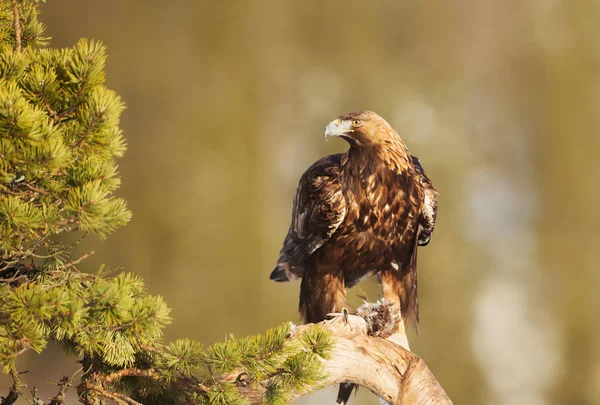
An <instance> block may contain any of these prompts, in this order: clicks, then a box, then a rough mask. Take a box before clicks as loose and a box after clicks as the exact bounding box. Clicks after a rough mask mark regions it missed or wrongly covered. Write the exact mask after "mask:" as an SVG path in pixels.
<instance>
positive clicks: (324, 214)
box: [271, 111, 438, 403]
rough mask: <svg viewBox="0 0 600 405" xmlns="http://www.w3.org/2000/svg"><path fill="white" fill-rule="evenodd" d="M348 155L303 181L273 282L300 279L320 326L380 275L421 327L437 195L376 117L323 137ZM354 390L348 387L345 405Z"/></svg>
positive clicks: (346, 120) (350, 121) (391, 297)
mask: <svg viewBox="0 0 600 405" xmlns="http://www.w3.org/2000/svg"><path fill="white" fill-rule="evenodd" d="M331 136H336V137H341V138H343V139H344V140H346V141H347V142H348V143H349V144H350V148H349V149H348V151H347V152H346V153H343V154H337V155H331V156H326V157H324V158H322V159H320V160H318V161H317V162H316V163H314V164H313V165H312V166H311V167H309V168H308V170H307V171H306V172H305V173H304V174H303V175H302V177H301V178H300V183H299V185H298V189H297V191H296V196H295V198H294V203H293V212H292V223H291V225H290V229H289V231H288V234H287V236H286V238H285V241H284V242H283V247H282V249H281V252H280V254H279V260H278V262H277V266H276V267H275V270H273V272H272V273H271V279H272V280H275V281H289V280H293V279H296V278H302V283H301V286H300V314H301V316H302V319H303V321H304V322H306V323H313V322H320V321H322V320H324V319H326V318H327V315H328V314H330V313H335V312H341V311H342V310H343V309H344V307H345V305H346V288H351V287H352V286H354V285H355V284H356V283H357V282H358V281H359V280H360V279H361V278H363V277H366V276H370V275H377V276H378V278H379V280H380V282H381V285H382V289H383V298H384V299H386V300H387V301H388V302H392V303H393V304H394V307H395V310H396V311H400V313H401V315H402V318H403V319H404V320H405V322H406V321H408V322H411V323H414V324H416V323H417V322H418V321H419V301H418V298H417V267H416V266H417V246H419V245H420V246H424V245H427V244H428V243H429V240H430V238H431V235H432V233H433V228H434V225H435V219H436V214H437V195H438V193H437V191H436V190H435V189H434V188H433V185H432V184H431V181H430V180H429V178H428V177H427V176H426V175H425V172H424V170H423V167H422V166H421V164H420V162H419V159H417V158H416V157H414V156H411V155H410V153H409V151H408V148H407V147H406V145H405V144H404V142H403V141H402V139H401V138H400V135H398V133H397V132H396V131H395V130H394V129H393V128H392V126H391V125H390V124H388V123H387V121H385V120H384V119H383V118H381V117H380V116H379V115H377V114H376V113H374V112H372V111H357V112H352V113H348V114H344V115H342V116H340V117H339V118H338V119H336V120H334V121H332V122H330V123H329V124H328V125H327V127H326V128H325V138H327V137H331ZM351 392H352V385H351V384H342V386H341V388H340V393H339V395H338V403H346V401H347V400H348V397H349V396H350V393H351Z"/></svg>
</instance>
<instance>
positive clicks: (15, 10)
mask: <svg viewBox="0 0 600 405" xmlns="http://www.w3.org/2000/svg"><path fill="white" fill-rule="evenodd" d="M13 16H14V19H15V21H14V27H15V44H16V46H15V50H16V51H17V52H21V21H19V2H18V1H17V0H13Z"/></svg>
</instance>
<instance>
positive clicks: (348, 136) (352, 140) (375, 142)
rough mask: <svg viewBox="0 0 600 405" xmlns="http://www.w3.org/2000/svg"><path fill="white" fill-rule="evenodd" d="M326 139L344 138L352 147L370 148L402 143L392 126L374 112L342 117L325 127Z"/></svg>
mask: <svg viewBox="0 0 600 405" xmlns="http://www.w3.org/2000/svg"><path fill="white" fill-rule="evenodd" d="M324 135H325V139H327V138H328V137H330V136H339V137H341V138H344V139H345V140H346V141H348V143H349V144H350V146H358V147H367V148H368V147H369V146H383V145H391V144H397V143H398V141H400V142H402V141H401V139H400V135H398V133H397V132H396V131H395V130H394V128H392V126H391V125H390V124H389V123H388V122H387V121H386V120H384V119H383V118H381V117H380V116H379V115H378V114H377V113H374V112H373V111H364V110H360V111H355V112H351V113H348V114H344V115H341V116H340V117H338V118H337V119H335V120H333V121H331V122H330V123H329V124H327V126H326V127H325V133H324Z"/></svg>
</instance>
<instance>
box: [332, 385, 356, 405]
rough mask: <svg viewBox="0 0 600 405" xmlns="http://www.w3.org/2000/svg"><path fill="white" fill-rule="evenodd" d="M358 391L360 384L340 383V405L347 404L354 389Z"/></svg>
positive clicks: (338, 397)
mask: <svg viewBox="0 0 600 405" xmlns="http://www.w3.org/2000/svg"><path fill="white" fill-rule="evenodd" d="M354 390H356V391H358V385H356V384H352V383H342V384H340V389H339V390H338V395H337V400H336V401H335V402H337V403H338V404H340V405H346V404H347V403H348V400H349V399H350V395H352V391H354Z"/></svg>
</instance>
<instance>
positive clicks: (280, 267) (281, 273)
mask: <svg viewBox="0 0 600 405" xmlns="http://www.w3.org/2000/svg"><path fill="white" fill-rule="evenodd" d="M269 278H270V279H271V280H273V281H277V282H283V281H290V278H289V276H288V272H287V271H286V269H285V265H284V264H283V263H278V264H277V266H275V269H273V271H272V272H271V275H270V276H269Z"/></svg>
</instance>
